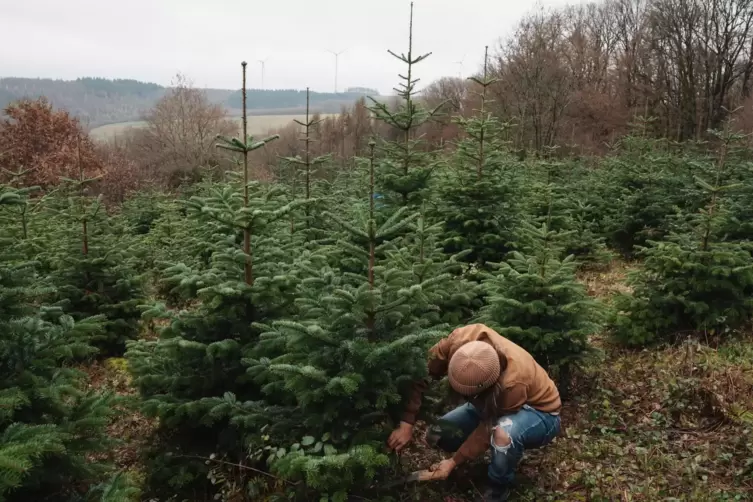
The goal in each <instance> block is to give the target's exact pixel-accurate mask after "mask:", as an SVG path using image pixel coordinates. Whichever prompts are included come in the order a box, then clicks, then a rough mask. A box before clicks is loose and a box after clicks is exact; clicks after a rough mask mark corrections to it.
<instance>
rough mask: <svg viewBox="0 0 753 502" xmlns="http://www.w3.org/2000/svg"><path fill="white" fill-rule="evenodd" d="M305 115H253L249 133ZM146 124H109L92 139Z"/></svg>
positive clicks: (279, 125) (249, 121) (103, 138)
mask: <svg viewBox="0 0 753 502" xmlns="http://www.w3.org/2000/svg"><path fill="white" fill-rule="evenodd" d="M332 115H336V114H332V113H329V114H328V113H323V114H321V116H322V118H324V117H328V116H332ZM305 118H306V115H305V114H297V115H252V116H250V117H249V118H248V133H249V134H251V135H257V134H264V133H266V132H267V131H268V130H270V129H275V128H278V127H284V126H286V125H288V124H290V123H291V122H292V121H293V120H295V119H298V120H305ZM232 119H233V120H235V121H237V122H238V127H240V124H241V118H240V117H232ZM145 124H146V122H144V121H143V120H138V121H131V122H118V123H115V124H107V125H103V126H99V127H95V128H94V129H92V130H91V133H90V134H91V137H92V138H94V139H97V140H107V139H110V138H112V137H114V136H117V135H118V134H121V133H123V132H125V131H127V130H128V129H131V128H134V127H135V128H139V127H144V125H145Z"/></svg>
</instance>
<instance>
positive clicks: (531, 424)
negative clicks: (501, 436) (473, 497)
mask: <svg viewBox="0 0 753 502" xmlns="http://www.w3.org/2000/svg"><path fill="white" fill-rule="evenodd" d="M480 421H481V416H480V415H479V413H478V411H477V410H476V408H475V407H474V406H473V405H472V404H470V403H467V404H464V405H462V406H460V407H458V408H455V409H454V410H452V411H451V412H449V413H447V414H446V415H444V416H443V417H442V418H440V419H439V422H438V423H437V424H436V425H435V426H434V427H432V429H431V430H430V433H429V437H428V439H429V440H430V441H431V442H434V441H436V445H437V446H439V447H440V448H442V449H443V450H445V451H447V452H450V453H453V452H455V451H457V449H458V448H460V445H462V444H463V443H464V442H465V439H466V438H467V437H468V435H470V433H471V432H473V431H474V430H475V429H476V427H478V425H479V423H480ZM494 425H495V427H500V428H502V429H503V430H504V431H505V432H506V433H507V435H508V436H509V437H510V439H511V440H512V443H511V444H509V445H507V446H498V445H496V444H494V439H493V438H494V431H492V434H491V436H490V437H489V443H490V446H491V453H492V461H491V463H490V464H489V479H490V480H491V481H492V482H495V483H498V484H502V485H507V486H510V485H512V483H513V482H514V481H515V469H516V467H517V466H518V462H520V459H521V458H523V452H524V450H527V449H532V448H541V447H542V446H545V445H547V444H549V443H550V442H551V441H552V440H553V439H554V438H555V437H556V436H557V434H559V433H560V417H559V415H552V414H551V413H544V412H543V411H539V410H536V409H534V408H531V407H530V406H528V405H524V406H523V408H521V409H520V410H519V411H518V412H516V413H513V414H511V415H505V416H503V417H501V418H499V419H498V420H497V421H496V422H495V424H494Z"/></svg>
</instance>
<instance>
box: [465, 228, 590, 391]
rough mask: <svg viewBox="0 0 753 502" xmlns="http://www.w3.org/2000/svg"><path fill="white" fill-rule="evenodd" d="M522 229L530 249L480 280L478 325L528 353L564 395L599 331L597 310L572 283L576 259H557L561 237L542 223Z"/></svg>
mask: <svg viewBox="0 0 753 502" xmlns="http://www.w3.org/2000/svg"><path fill="white" fill-rule="evenodd" d="M525 230H526V233H527V235H526V241H527V242H528V243H530V246H529V249H530V250H529V251H528V252H526V253H521V252H518V251H514V252H513V253H512V256H511V258H510V259H509V260H508V261H507V262H503V263H501V264H499V271H498V272H497V273H496V274H490V275H489V276H488V278H487V279H485V280H484V282H483V286H484V288H485V290H486V293H487V298H486V305H485V306H484V307H483V308H482V309H481V310H480V312H479V316H478V321H479V322H482V323H484V324H486V325H488V326H489V327H491V328H493V329H495V330H496V331H497V332H498V333H499V334H500V335H502V336H504V337H506V338H509V339H510V340H512V341H513V342H515V343H517V344H518V345H520V346H521V347H523V348H524V349H526V350H527V351H528V352H530V353H531V354H532V355H533V357H534V358H535V359H536V360H537V361H538V362H539V363H540V364H542V365H543V366H544V367H546V368H547V369H549V370H551V371H552V374H553V376H554V377H555V378H556V379H557V380H558V381H559V385H560V387H561V390H562V391H563V393H566V392H567V389H568V384H569V376H570V373H571V369H572V368H573V367H574V366H578V365H579V364H580V363H581V362H582V360H583V358H584V357H585V356H587V355H588V353H589V350H590V349H589V345H588V337H589V336H590V335H592V334H594V333H596V331H597V330H598V329H599V321H600V312H599V306H598V304H597V303H596V302H595V301H594V300H592V299H591V298H589V297H588V295H587V294H586V291H585V288H584V287H583V285H582V284H580V283H579V282H578V281H577V280H576V279H575V271H576V267H577V263H576V261H575V258H574V257H573V256H572V255H569V256H567V257H566V258H564V259H560V256H561V253H562V244H561V243H558V242H557V241H558V238H561V234H558V233H557V232H556V231H554V230H549V228H548V227H547V226H546V224H544V225H541V226H540V227H536V226H533V225H531V224H530V223H526V224H525Z"/></svg>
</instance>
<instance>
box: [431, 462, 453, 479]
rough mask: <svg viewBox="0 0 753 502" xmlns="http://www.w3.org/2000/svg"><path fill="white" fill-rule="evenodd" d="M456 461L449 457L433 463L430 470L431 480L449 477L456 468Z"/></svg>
mask: <svg viewBox="0 0 753 502" xmlns="http://www.w3.org/2000/svg"><path fill="white" fill-rule="evenodd" d="M456 465H457V464H456V463H455V461H454V460H453V459H451V458H448V459H447V460H442V461H441V462H440V463H438V464H436V465H433V466H431V467H430V468H429V471H430V477H429V478H428V479H431V480H442V479H447V477H448V476H449V475H450V473H451V472H452V471H453V469H455V467H456Z"/></svg>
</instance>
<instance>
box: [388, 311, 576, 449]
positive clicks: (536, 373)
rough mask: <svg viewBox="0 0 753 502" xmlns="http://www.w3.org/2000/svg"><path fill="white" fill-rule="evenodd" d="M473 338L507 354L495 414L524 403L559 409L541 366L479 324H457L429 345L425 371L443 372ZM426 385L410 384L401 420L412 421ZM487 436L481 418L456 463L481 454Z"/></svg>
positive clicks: (487, 428) (511, 410) (551, 410)
mask: <svg viewBox="0 0 753 502" xmlns="http://www.w3.org/2000/svg"><path fill="white" fill-rule="evenodd" d="M477 340H478V341H483V342H487V343H490V344H491V345H492V346H493V347H494V348H495V350H496V351H497V352H498V353H500V354H502V355H504V356H505V357H506V358H507V369H506V370H505V371H503V372H502V374H501V375H500V377H499V382H498V384H497V385H500V386H501V387H502V388H503V389H504V391H505V392H504V398H503V400H502V402H501V403H499V409H498V412H499V416H503V415H509V414H511V413H515V412H516V411H518V410H519V409H520V408H521V407H522V406H523V405H524V404H527V405H528V406H530V407H532V408H535V409H537V410H540V411H543V412H545V413H558V412H559V410H560V408H561V407H562V403H561V402H560V395H559V392H558V391H557V387H556V386H555V385H554V382H553V381H552V379H551V378H549V375H547V373H546V371H544V368H542V367H541V366H539V364H538V363H537V362H536V361H535V360H534V359H533V357H532V356H531V354H529V353H528V352H526V351H525V350H524V349H522V348H521V347H520V346H518V345H516V344H514V343H513V342H511V341H510V340H508V339H506V338H504V337H502V336H501V335H500V334H498V333H497V332H495V331H494V330H493V329H491V328H489V327H487V326H484V325H483V324H471V325H469V326H464V327H462V328H458V329H456V330H455V331H453V332H452V333H450V335H449V336H448V337H447V338H443V339H442V340H440V341H439V343H437V344H436V345H434V346H433V347H432V348H431V349H429V353H430V357H429V363H428V367H429V375H430V376H432V377H433V378H435V379H439V378H441V377H443V376H445V375H446V374H447V365H448V363H449V361H450V359H451V358H452V356H453V354H455V352H456V351H457V350H458V349H459V348H460V347H461V346H462V345H464V344H466V343H468V342H472V341H477ZM426 387H427V382H426V381H421V382H417V383H416V384H415V385H414V387H413V391H412V392H411V395H410V397H409V399H408V403H407V405H406V407H405V412H404V413H403V417H402V420H403V421H404V422H407V423H409V424H412V423H414V422H415V421H416V415H417V414H418V410H419V409H420V407H421V397H422V395H423V393H424V391H425V390H426ZM490 438H491V424H488V423H484V422H482V423H481V424H480V425H479V426H478V427H477V428H476V430H475V431H473V432H472V433H471V435H470V436H468V438H467V439H466V441H465V442H464V443H463V445H462V446H461V447H460V448H459V449H458V451H457V452H456V453H455V456H454V457H453V458H454V459H455V461H456V462H457V463H458V464H460V463H461V462H463V461H465V460H470V459H472V458H475V457H477V456H479V455H481V454H482V453H484V452H485V451H486V450H487V449H488V448H489V440H490Z"/></svg>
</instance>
